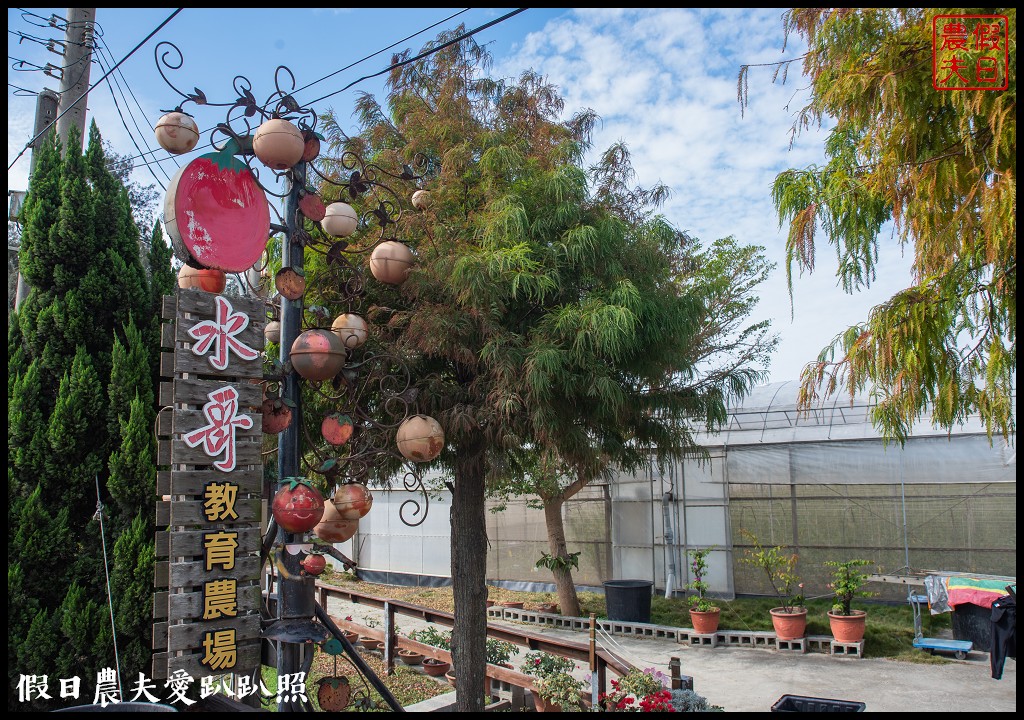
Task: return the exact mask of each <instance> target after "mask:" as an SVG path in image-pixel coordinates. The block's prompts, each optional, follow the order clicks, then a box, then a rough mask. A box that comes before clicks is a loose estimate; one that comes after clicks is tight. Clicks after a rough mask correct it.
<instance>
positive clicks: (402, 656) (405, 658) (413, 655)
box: [398, 648, 423, 665]
mask: <svg viewBox="0 0 1024 720" xmlns="http://www.w3.org/2000/svg"><path fill="white" fill-rule="evenodd" d="M398 659H399V660H401V661H402V662H404V663H405V664H406V665H419V664H420V663H422V662H423V653H421V652H418V651H416V650H406V649H404V648H403V649H401V650H399V651H398Z"/></svg>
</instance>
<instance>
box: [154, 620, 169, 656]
mask: <svg viewBox="0 0 1024 720" xmlns="http://www.w3.org/2000/svg"><path fill="white" fill-rule="evenodd" d="M153 649H154V650H166V649H167V622H166V621H164V622H158V623H153Z"/></svg>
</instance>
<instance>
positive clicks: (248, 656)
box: [167, 642, 315, 689]
mask: <svg viewBox="0 0 1024 720" xmlns="http://www.w3.org/2000/svg"><path fill="white" fill-rule="evenodd" d="M202 657H203V656H202V654H201V653H196V654H195V655H179V656H177V657H173V658H169V659H168V661H167V665H168V671H169V672H168V675H170V674H173V673H174V672H176V671H177V670H184V671H185V672H187V673H188V674H189V675H191V676H192V677H194V678H201V677H207V676H208V675H223V674H224V671H223V670H216V671H214V670H210V668H208V667H206V666H205V665H202V664H200V662H199V660H200V659H201V658H202ZM259 664H260V643H258V642H257V643H247V644H245V645H239V646H238V661H237V663H236V664H235V667H233V668H232V669H231V671H232V672H235V673H238V674H240V675H249V676H250V677H251V676H252V674H253V673H254V672H255V671H256V668H257V667H259ZM314 689H315V688H314Z"/></svg>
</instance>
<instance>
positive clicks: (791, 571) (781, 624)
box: [743, 530, 807, 640]
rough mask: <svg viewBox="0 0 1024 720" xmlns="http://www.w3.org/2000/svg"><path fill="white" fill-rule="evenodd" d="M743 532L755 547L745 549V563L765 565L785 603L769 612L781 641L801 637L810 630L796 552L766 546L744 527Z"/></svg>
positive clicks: (772, 583)
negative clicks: (797, 567) (798, 574)
mask: <svg viewBox="0 0 1024 720" xmlns="http://www.w3.org/2000/svg"><path fill="white" fill-rule="evenodd" d="M743 535H744V536H745V537H747V538H749V539H750V541H751V543H752V544H753V546H754V547H753V549H750V548H747V549H745V550H744V551H743V552H744V555H745V556H746V557H744V558H743V562H745V563H747V564H748V565H753V566H755V567H758V568H761V570H763V571H764V574H765V575H766V576H767V577H768V582H769V583H770V584H771V586H772V590H773V591H774V592H775V595H776V597H778V598H779V600H780V602H781V605H780V606H779V607H775V608H772V609H771V610H769V611H768V612H769V613H771V616H772V626H773V627H774V628H775V635H776V637H777V638H778V639H779V640H799V639H800V638H802V637H803V636H804V635H805V634H806V632H807V608H806V607H804V596H803V588H804V584H803V583H802V582H800V578H799V576H797V574H796V572H795V569H796V561H797V555H796V553H790V554H786V553H784V552H783V551H782V546H780V545H776V546H774V547H767V548H766V547H763V546H762V545H761V541H760V540H758V538H757V536H756V535H754V534H753V533H751V532H749V531H747V530H744V531H743Z"/></svg>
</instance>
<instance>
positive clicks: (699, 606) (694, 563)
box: [686, 547, 718, 612]
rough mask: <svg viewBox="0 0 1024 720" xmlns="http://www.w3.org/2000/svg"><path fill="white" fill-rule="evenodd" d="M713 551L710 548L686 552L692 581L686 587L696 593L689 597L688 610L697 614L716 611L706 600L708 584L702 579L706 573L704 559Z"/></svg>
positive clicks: (706, 566) (706, 567)
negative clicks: (688, 557)
mask: <svg viewBox="0 0 1024 720" xmlns="http://www.w3.org/2000/svg"><path fill="white" fill-rule="evenodd" d="M714 549H715V548H713V547H710V548H705V549H703V550H688V551H687V552H686V554H687V555H689V556H690V570H691V571H692V572H693V580H692V581H691V582H690V583H689V584H687V585H686V587H687V589H689V590H693V591H695V593H696V594H694V595H691V596H690V609H691V610H696V611H697V612H711V611H712V610H717V609H718V606H717V605H714V604H713V603H712V602H711V601H710V600H708V598H707V592H708V583H707V581H706V580H705V579H704V578H705V577H706V576H707V572H708V565H707V562H706V558H707V556H708V555H709V554H710V553H711V551H712V550H714Z"/></svg>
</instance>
